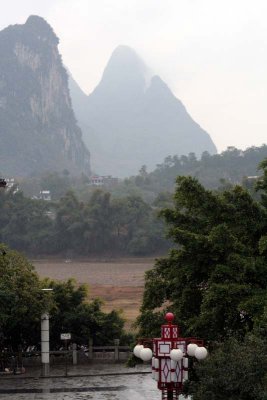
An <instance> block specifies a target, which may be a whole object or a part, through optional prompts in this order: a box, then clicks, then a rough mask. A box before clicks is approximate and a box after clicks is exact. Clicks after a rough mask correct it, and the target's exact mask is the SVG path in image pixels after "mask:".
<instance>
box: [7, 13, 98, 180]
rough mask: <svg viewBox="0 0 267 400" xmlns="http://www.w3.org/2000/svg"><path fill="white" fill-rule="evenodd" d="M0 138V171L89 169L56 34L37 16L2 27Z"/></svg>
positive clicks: (27, 172) (28, 172)
mask: <svg viewBox="0 0 267 400" xmlns="http://www.w3.org/2000/svg"><path fill="white" fill-rule="evenodd" d="M0 143H1V146H0V171H1V173H3V174H8V175H16V176H18V175H19V176H27V175H36V174H39V173H42V172H43V171H45V170H51V171H62V170H63V169H68V170H69V171H70V172H72V173H73V174H79V173H80V172H85V173H90V154H89V151H88V150H87V148H86V146H85V145H84V143H83V141H82V133H81V130H80V128H79V127H78V125H77V123H76V119H75V116H74V112H73V110H72V105H71V99H70V95H69V89H68V75H67V73H66V70H65V68H64V67H63V65H62V61H61V56H60V54H59V52H58V38H57V36H56V35H55V33H54V32H53V30H52V28H51V27H50V25H49V24H48V23H47V22H46V21H45V20H44V19H42V18H40V17H38V16H31V17H29V18H28V20H27V21H26V23H25V24H24V25H12V26H9V27H7V28H6V29H4V30H3V31H1V32H0Z"/></svg>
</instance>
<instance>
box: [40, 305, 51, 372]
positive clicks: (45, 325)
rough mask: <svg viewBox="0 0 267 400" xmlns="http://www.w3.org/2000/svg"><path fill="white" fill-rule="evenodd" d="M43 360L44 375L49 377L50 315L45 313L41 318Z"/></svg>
mask: <svg viewBox="0 0 267 400" xmlns="http://www.w3.org/2000/svg"><path fill="white" fill-rule="evenodd" d="M41 360H42V375H43V376H48V375H49V361H50V360H49V314H48V313H43V314H42V316H41Z"/></svg>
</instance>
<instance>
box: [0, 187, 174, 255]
mask: <svg viewBox="0 0 267 400" xmlns="http://www.w3.org/2000/svg"><path fill="white" fill-rule="evenodd" d="M0 209H1V214H0V240H1V241H2V242H5V243H7V244H8V245H10V246H12V247H13V248H15V249H17V250H19V251H23V252H25V253H27V254H30V255H36V254H61V255H63V256H66V257H72V256H75V255H86V256H88V255H110V256H114V255H125V254H126V255H144V254H153V253H155V252H158V251H160V250H161V251H164V249H166V245H167V242H166V240H165V238H164V234H163V229H162V222H161V221H159V219H158V218H157V209H154V208H152V207H151V206H149V205H148V204H146V203H145V202H144V201H143V200H142V198H141V197H138V196H135V195H132V196H127V197H125V198H119V199H118V198H112V197H111V195H110V193H108V192H104V191H101V190H95V191H94V192H93V193H92V195H91V196H90V198H89V200H88V201H86V202H83V201H80V200H79V199H78V198H77V196H76V195H75V194H74V192H72V191H69V192H67V193H66V194H65V195H64V196H63V197H62V198H61V199H60V200H59V201H58V202H54V203H53V202H45V201H41V200H32V199H29V198H26V197H25V196H24V195H23V193H22V192H20V191H19V192H15V191H14V190H4V189H2V190H0Z"/></svg>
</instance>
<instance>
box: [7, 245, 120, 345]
mask: <svg viewBox="0 0 267 400" xmlns="http://www.w3.org/2000/svg"><path fill="white" fill-rule="evenodd" d="M0 276H1V279H0V349H1V348H4V347H5V348H8V349H9V350H13V351H15V350H17V349H18V348H19V347H21V348H23V349H26V348H27V347H28V346H33V345H35V346H37V347H39V346H40V320H41V314H42V313H43V312H44V311H49V314H50V324H51V328H50V333H51V345H52V348H57V347H60V345H61V342H60V333H63V332H66V331H67V332H71V333H72V339H73V341H75V342H76V343H83V344H87V343H88V339H89V338H93V340H94V343H95V344H98V345H101V344H105V345H107V344H112V343H113V340H114V339H123V338H124V337H125V334H124V330H123V326H124V320H123V318H122V316H121V315H120V313H118V312H117V311H111V312H110V313H104V312H103V311H102V310H101V306H102V303H101V300H100V299H95V300H93V301H89V300H88V290H87V287H86V286H85V285H77V283H76V282H75V281H74V280H68V281H63V282H57V281H51V280H48V279H44V280H41V279H40V278H39V277H38V275H37V274H36V272H35V271H34V267H33V266H32V265H31V264H30V263H29V261H28V260H27V259H26V258H25V257H24V256H22V255H21V254H20V253H18V252H16V251H13V250H11V249H9V248H8V247H7V246H5V245H0ZM43 288H52V289H53V292H52V293H47V292H44V291H42V289H43Z"/></svg>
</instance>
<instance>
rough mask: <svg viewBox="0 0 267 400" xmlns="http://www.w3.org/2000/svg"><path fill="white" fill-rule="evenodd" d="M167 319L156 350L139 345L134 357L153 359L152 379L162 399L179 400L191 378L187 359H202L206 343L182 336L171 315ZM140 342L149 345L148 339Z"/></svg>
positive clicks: (204, 354)
mask: <svg viewBox="0 0 267 400" xmlns="http://www.w3.org/2000/svg"><path fill="white" fill-rule="evenodd" d="M165 319H166V320H167V324H164V325H162V326H161V338H154V339H152V347H153V351H152V350H151V349H150V348H149V347H144V345H143V344H141V343H139V344H138V345H137V346H135V348H134V354H135V356H137V357H140V358H141V359H142V360H143V361H149V360H151V358H152V378H153V379H154V380H156V381H157V383H158V389H159V390H161V392H162V400H178V399H179V395H180V394H181V392H182V388H183V382H184V381H185V380H187V379H188V356H195V357H196V358H197V359H199V360H203V359H204V358H206V356H207V354H208V352H207V350H206V348H205V347H203V340H199V339H196V338H183V337H180V336H179V327H178V326H177V325H174V324H173V323H172V322H173V320H174V315H173V314H172V313H167V314H166V315H165ZM141 342H143V343H144V344H145V346H146V345H148V341H147V340H144V341H141ZM150 343H151V341H150Z"/></svg>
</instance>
